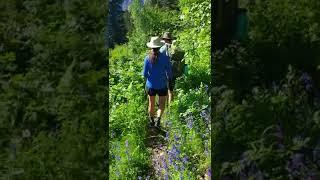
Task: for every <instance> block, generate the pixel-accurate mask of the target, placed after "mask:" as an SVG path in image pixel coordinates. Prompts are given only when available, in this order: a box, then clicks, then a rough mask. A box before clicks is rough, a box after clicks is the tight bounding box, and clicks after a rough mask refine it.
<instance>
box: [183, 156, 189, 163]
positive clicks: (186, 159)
mask: <svg viewBox="0 0 320 180" xmlns="http://www.w3.org/2000/svg"><path fill="white" fill-rule="evenodd" d="M182 162H183V163H185V164H187V163H188V157H187V156H184V157H183V159H182Z"/></svg>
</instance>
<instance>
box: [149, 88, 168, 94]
mask: <svg viewBox="0 0 320 180" xmlns="http://www.w3.org/2000/svg"><path fill="white" fill-rule="evenodd" d="M146 92H147V94H148V95H149V96H155V95H158V96H167V95H168V89H167V88H163V89H153V88H150V89H149V88H148V87H146Z"/></svg>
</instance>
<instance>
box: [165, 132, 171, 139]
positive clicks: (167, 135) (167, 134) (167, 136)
mask: <svg viewBox="0 0 320 180" xmlns="http://www.w3.org/2000/svg"><path fill="white" fill-rule="evenodd" d="M169 135H170V134H169V131H168V132H166V137H165V140H166V141H168V140H169Z"/></svg>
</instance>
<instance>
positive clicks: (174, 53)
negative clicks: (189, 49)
mask: <svg viewBox="0 0 320 180" xmlns="http://www.w3.org/2000/svg"><path fill="white" fill-rule="evenodd" d="M169 53H170V55H171V58H170V61H171V65H172V71H173V77H174V78H177V77H180V76H181V75H182V74H183V73H184V68H185V62H184V54H185V52H184V51H183V50H182V49H180V48H179V47H176V46H172V47H171V48H170V51H169Z"/></svg>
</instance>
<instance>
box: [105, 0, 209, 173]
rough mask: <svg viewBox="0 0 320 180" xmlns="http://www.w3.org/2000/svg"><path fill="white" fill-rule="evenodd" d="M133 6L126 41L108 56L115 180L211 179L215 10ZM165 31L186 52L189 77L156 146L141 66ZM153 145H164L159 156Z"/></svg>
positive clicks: (185, 2) (180, 83) (180, 4)
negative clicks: (153, 39) (149, 44)
mask: <svg viewBox="0 0 320 180" xmlns="http://www.w3.org/2000/svg"><path fill="white" fill-rule="evenodd" d="M129 2H131V3H129V7H128V11H125V13H127V14H126V15H124V14H125V13H123V15H121V17H122V19H127V20H129V21H124V22H125V23H128V22H129V23H128V25H126V27H127V29H126V30H127V32H126V38H127V41H126V42H125V43H123V42H122V41H119V42H118V43H116V45H115V46H114V47H112V48H110V50H109V70H110V73H109V82H110V83H109V87H110V91H109V115H110V116H109V125H110V127H109V129H110V133H109V137H110V138H109V140H110V141H109V149H110V158H109V159H110V166H109V171H110V179H125V178H129V177H130V178H131V179H157V178H161V179H199V178H203V179H208V178H210V176H211V168H210V167H211V165H210V163H211V160H210V159H211V158H210V157H211V156H210V154H211V151H210V149H211V141H210V139H211V138H210V131H211V129H210V127H211V126H210V123H211V118H210V112H211V109H210V95H209V87H210V86H211V85H210V78H211V75H210V57H211V56H210V50H211V49H210V46H211V40H210V33H211V3H210V1H208V0H179V1H178V0H171V1H154V0H146V1H140V0H132V1H129ZM115 26H117V25H115ZM166 31H169V32H171V33H172V34H173V36H174V37H176V38H177V39H176V40H177V43H178V45H179V47H181V48H182V49H183V50H184V51H185V52H186V53H185V56H184V61H185V63H186V64H188V67H189V73H188V74H185V75H183V76H181V77H179V78H178V79H177V82H176V89H175V94H176V95H175V96H176V98H175V100H174V101H173V103H172V104H171V106H170V107H168V108H167V109H166V110H165V114H164V117H163V124H162V126H163V129H164V131H165V132H164V134H155V136H156V138H155V139H150V138H151V137H150V134H149V133H150V129H148V121H149V120H148V113H147V109H148V105H147V102H148V101H147V97H146V94H145V92H144V86H145V81H144V79H143V76H142V68H143V61H144V58H145V56H146V55H147V53H148V51H149V50H148V48H147V46H146V43H147V42H148V41H149V40H150V37H151V36H162V34H163V33H164V32H166ZM190 34H192V36H190ZM110 47H111V46H110ZM150 141H151V144H152V143H154V142H156V141H161V143H160V145H159V147H157V148H156V149H157V150H156V151H155V148H154V147H153V146H150V145H149V143H150Z"/></svg>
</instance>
